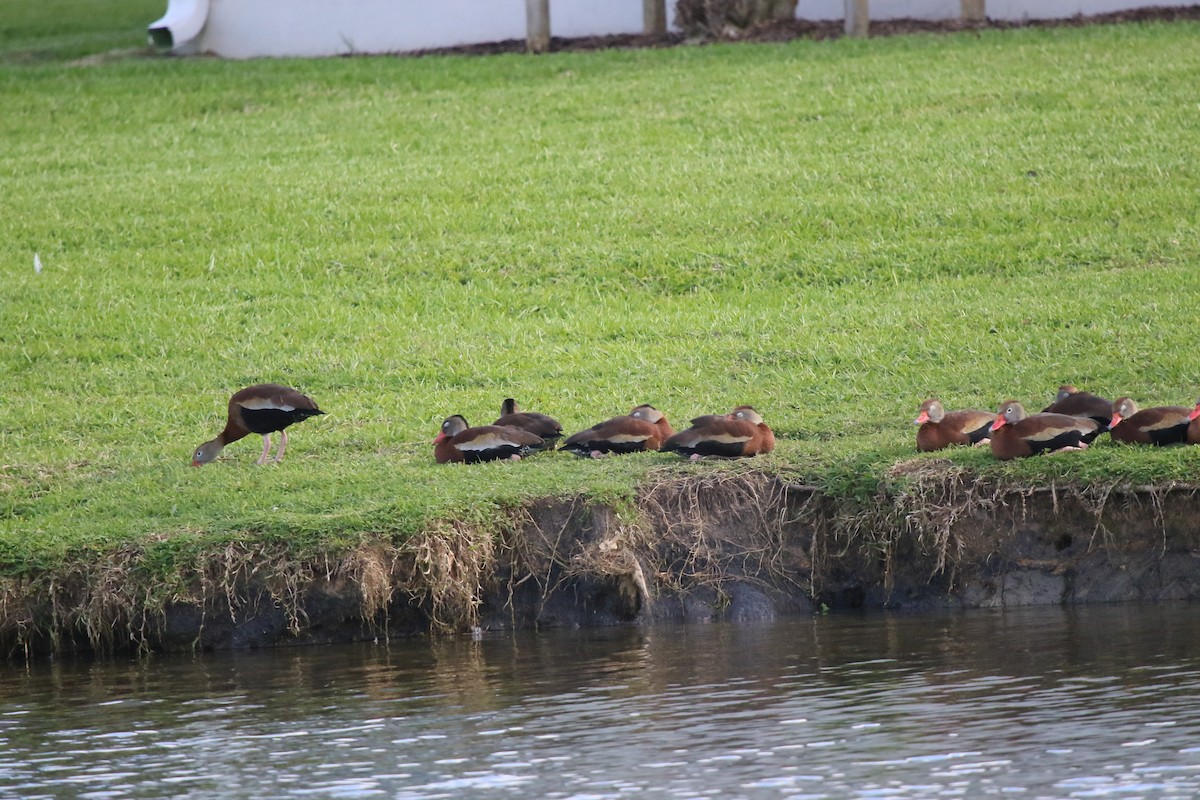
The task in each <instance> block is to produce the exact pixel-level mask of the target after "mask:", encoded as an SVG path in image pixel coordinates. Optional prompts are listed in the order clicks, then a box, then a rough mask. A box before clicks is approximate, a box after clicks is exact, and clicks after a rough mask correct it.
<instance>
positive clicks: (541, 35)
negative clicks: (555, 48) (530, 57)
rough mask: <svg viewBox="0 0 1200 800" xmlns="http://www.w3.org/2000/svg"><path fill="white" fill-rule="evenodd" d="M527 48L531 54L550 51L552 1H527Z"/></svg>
mask: <svg viewBox="0 0 1200 800" xmlns="http://www.w3.org/2000/svg"><path fill="white" fill-rule="evenodd" d="M525 47H526V49H527V50H528V51H529V52H531V53H544V52H546V51H547V50H549V49H550V0H525Z"/></svg>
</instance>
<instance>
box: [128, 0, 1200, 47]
mask: <svg viewBox="0 0 1200 800" xmlns="http://www.w3.org/2000/svg"><path fill="white" fill-rule="evenodd" d="M974 1H975V3H976V4H978V3H979V0H974ZM968 2H970V0H968ZM1194 2H1196V0H1152V1H1151V2H1137V0H986V5H985V13H986V15H987V17H988V18H990V19H1003V20H1014V21H1015V20H1023V19H1055V18H1062V17H1071V16H1075V15H1076V14H1104V13H1109V12H1113V11H1124V10H1130V9H1134V8H1145V7H1148V6H1179V7H1183V6H1189V5H1192V4H1193V3H1194ZM664 3H665V6H666V17H667V20H668V21H670V20H671V19H672V18H673V17H674V5H675V3H674V0H664ZM864 4H869V9H870V17H871V19H877V20H878V19H902V18H915V19H925V20H938V19H956V18H959V17H960V16H961V15H962V13H963V10H964V3H963V0H800V2H799V8H798V9H797V12H796V15H797V17H798V18H799V19H807V20H821V19H824V20H840V19H843V18H845V17H846V14H847V10H848V9H851V8H852V7H858V8H861V7H862V5H864ZM651 5H653V3H652V2H650V1H649V0H540V2H539V0H438V2H430V1H429V0H168V6H167V13H166V15H165V16H163V18H162V19H160V20H158V21H157V22H155V23H153V24H152V25H150V29H149V30H150V39H151V41H152V42H154V43H155V44H158V45H159V46H161V47H166V48H170V49H171V50H172V51H174V52H177V53H212V54H214V55H218V56H223V57H225V58H256V57H262V56H335V55H348V54H352V53H402V52H411V51H414V50H425V49H431V48H438V47H454V46H458V45H467V44H481V43H485V42H496V41H503V40H506V39H526V35H527V33H528V32H530V31H531V30H533V28H534V20H535V17H538V16H539V15H542V14H544V13H545V9H546V8H548V9H549V23H550V30H551V32H552V33H553V35H554V36H561V37H581V36H604V35H609V34H630V33H641V32H643V31H644V30H645V26H646V25H648V24H650V23H649V22H648V20H649V19H650V16H649V15H650V13H651V12H650V11H649V9H650V7H651ZM660 8H661V6H660ZM527 14H528V16H527ZM540 22H541V24H542V26H543V27H544V23H545V22H546V20H545V19H544V17H542V18H540ZM660 22H661V18H660ZM530 41H532V40H530Z"/></svg>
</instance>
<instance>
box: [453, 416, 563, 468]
mask: <svg viewBox="0 0 1200 800" xmlns="http://www.w3.org/2000/svg"><path fill="white" fill-rule="evenodd" d="M545 446H546V440H545V439H543V438H542V437H540V436H538V435H536V434H533V433H530V432H529V431H523V430H521V429H520V428H513V427H509V426H506V425H480V426H479V427H478V428H472V427H471V426H470V425H468V424H467V421H466V420H465V419H463V418H462V417H461V416H459V415H458V414H455V415H454V416H452V417H447V418H446V421H445V422H443V423H442V429H441V430H440V431H438V435H437V437H436V438H434V440H433V458H434V460H435V461H437V462H438V463H439V464H445V463H446V462H448V461H464V462H466V463H468V464H477V463H479V462H480V461H496V460H498V459H512V460H513V461H516V460H519V459H520V458H521V456H526V455H529V454H530V453H532V452H534V451H536V450H541V449H543V448H544V447H545Z"/></svg>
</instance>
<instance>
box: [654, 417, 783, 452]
mask: <svg viewBox="0 0 1200 800" xmlns="http://www.w3.org/2000/svg"><path fill="white" fill-rule="evenodd" d="M660 449H661V450H663V451H664V452H666V451H672V450H673V451H675V452H677V453H679V454H680V455H681V456H685V457H687V458H689V459H691V460H692V461H695V460H696V459H698V458H702V457H704V456H720V457H723V458H739V457H741V456H756V455H758V454H759V453H769V452H771V451H772V450H774V449H775V434H774V432H773V431H772V430H771V429H770V428H769V427H767V424H766V423H765V422H763V419H762V417H761V416H759V413H758V412H757V411H755V410H754V409H753V408H752V407H751V406H738V407H737V408H735V409H734V410H733V411H731V412H729V413H728V414H725V415H724V416H722V415H718V414H710V415H707V416H703V417H696V418H695V419H693V420H692V427H690V428H688V429H687V430H685V431H680V432H679V433H677V434H675V435H674V436H672V437H671V438H669V439H667V440H666V441H665V442H663V445H662V447H661V448H660Z"/></svg>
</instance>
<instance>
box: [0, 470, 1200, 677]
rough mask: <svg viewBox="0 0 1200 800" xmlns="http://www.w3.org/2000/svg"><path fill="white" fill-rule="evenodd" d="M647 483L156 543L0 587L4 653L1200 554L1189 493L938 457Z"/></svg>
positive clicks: (385, 631) (223, 641) (443, 622)
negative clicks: (326, 548)
mask: <svg viewBox="0 0 1200 800" xmlns="http://www.w3.org/2000/svg"><path fill="white" fill-rule="evenodd" d="M653 477H654V480H653V482H652V483H651V484H650V485H648V486H647V487H646V488H645V489H644V490H643V491H642V492H641V493H640V494H639V495H638V496H637V497H636V498H635V499H633V500H632V501H631V502H630V504H629V506H628V507H623V508H621V509H620V511H617V510H614V509H613V508H611V507H609V506H606V505H601V504H595V503H592V502H591V501H589V500H587V499H586V498H583V497H576V498H570V499H565V500H545V501H540V502H537V503H533V504H530V505H528V506H524V507H521V508H517V509H513V510H507V511H500V512H497V513H496V514H495V515H494V516H493V517H492V518H491V519H489V520H487V521H486V522H483V523H476V524H472V523H468V522H456V523H443V524H439V525H435V526H433V527H432V528H430V529H429V530H427V531H425V532H423V533H421V534H419V535H417V536H414V537H411V538H409V539H406V540H403V541H399V542H397V541H393V540H391V539H390V538H388V537H386V536H383V535H380V536H376V537H368V538H365V539H364V540H363V541H362V542H360V543H358V544H356V545H353V546H351V547H349V548H346V549H345V550H339V551H336V552H332V551H331V552H316V553H310V554H307V555H305V556H302V557H301V556H298V555H297V554H296V553H295V551H294V549H293V548H292V547H290V546H289V545H288V544H287V543H284V542H259V543H255V544H252V545H244V544H233V543H227V544H224V545H221V546H218V547H213V548H210V549H199V548H198V549H197V550H196V551H195V552H194V554H193V555H192V556H191V557H190V559H189V558H186V557H179V558H178V561H177V562H170V563H172V564H173V567H172V568H171V569H170V570H164V569H163V567H162V563H163V560H164V559H163V553H162V552H161V551H156V550H155V547H156V546H157V545H159V544H161V543H163V542H164V541H165V539H156V540H151V541H148V542H147V543H145V545H144V546H142V547H133V546H127V547H123V548H120V549H117V550H114V551H111V552H107V553H101V554H98V555H97V554H95V553H84V554H80V557H79V558H76V559H75V560H73V561H72V562H70V563H69V564H68V565H67V566H66V567H64V568H63V569H61V570H59V571H57V572H46V573H38V574H30V575H26V576H17V577H9V578H5V579H0V643H3V644H4V646H5V647H7V648H8V650H9V653H10V654H14V655H15V654H19V653H26V654H28V653H31V652H34V651H36V652H45V651H55V652H70V651H73V650H80V649H87V650H92V651H100V652H104V651H112V650H148V649H152V648H157V647H161V646H164V644H163V643H164V641H167V640H168V639H169V640H170V642H171V643H172V646H174V647H179V646H180V637H181V636H182V635H186V631H187V630H192V631H194V635H195V639H194V640H193V641H192V646H193V647H212V646H237V642H239V641H242V642H252V643H269V642H272V641H287V640H289V639H300V640H303V639H304V638H305V637H311V635H312V633H311V632H312V630H313V629H314V627H320V626H321V625H326V626H328V627H327V630H333V629H334V628H338V627H340V628H341V629H344V628H345V627H346V622H347V621H348V620H351V619H353V618H355V617H357V618H358V619H360V620H361V621H362V623H363V631H362V632H363V633H365V634H366V635H368V636H369V635H371V633H372V632H373V633H374V635H376V636H378V635H379V634H381V633H382V635H383V636H384V637H386V636H387V635H389V632H390V631H392V630H393V627H392V625H393V622H394V621H395V620H397V619H398V620H400V625H401V627H400V628H397V629H396V630H404V631H406V632H407V631H410V630H413V629H414V628H413V627H412V626H413V625H416V626H419V627H418V628H417V629H420V630H425V629H430V630H432V631H434V632H454V631H463V630H468V629H473V628H475V627H476V626H478V625H479V624H480V615H481V607H482V606H483V604H484V603H485V602H491V601H492V600H495V601H497V602H498V603H499V602H503V598H504V596H505V592H506V593H507V598H508V603H509V606H508V609H507V610H508V612H509V613H510V614H511V615H512V617H513V623H514V625H516V624H517V623H518V620H517V617H518V614H521V615H522V616H523V621H528V620H531V621H532V622H533V623H534V624H536V622H537V620H538V619H539V617H540V613H541V608H542V607H544V606H546V604H547V603H548V601H549V600H550V599H551V598H560V597H561V596H562V595H563V594H564V592H566V591H573V592H581V593H582V594H583V595H585V596H584V598H583V600H584V602H587V601H588V599H587V597H586V593H587V592H589V591H593V590H594V592H595V593H598V594H595V596H596V597H599V595H603V597H604V599H603V600H602V601H600V600H597V606H596V607H601V606H603V608H604V609H605V610H606V611H607V612H613V613H615V614H616V615H617V617H618V618H625V619H631V618H633V617H635V616H636V615H637V614H639V613H641V611H642V610H643V609H645V608H646V607H647V606H648V605H649V604H652V603H654V602H656V601H658V600H660V599H661V598H662V597H664V596H679V597H683V596H686V595H688V594H689V593H692V592H696V591H698V590H702V591H703V592H704V595H703V596H704V597H705V598H707V599H705V600H704V602H706V603H707V602H711V598H712V597H713V596H715V597H716V598H717V600H718V602H720V600H721V598H728V597H731V596H732V594H731V593H732V587H733V586H735V585H737V584H753V585H755V586H757V587H760V588H762V589H764V590H767V591H772V592H780V593H783V594H787V595H791V596H796V595H805V596H807V597H809V598H825V597H828V598H831V599H830V602H831V603H834V602H839V600H838V599H837V598H838V597H839V594H838V593H839V592H843V594H842V595H841V600H840V602H854V600H853V598H852V597H851V593H852V592H855V591H857V592H860V593H862V592H865V591H867V590H868V589H869V590H871V591H873V592H876V595H875V597H876V600H875V602H878V590H879V589H882V591H883V593H884V598H885V602H886V598H888V597H890V596H891V593H892V592H893V589H894V588H895V587H896V586H897V585H903V586H905V587H906V591H908V592H910V593H918V594H919V593H920V592H921V591H922V590H921V589H919V588H917V589H914V586H919V585H920V584H921V583H922V582H924V583H927V584H935V588H934V589H932V590H929V591H932V592H935V593H936V592H944V593H950V592H952V591H954V590H955V588H956V587H957V586H958V585H959V584H960V582H961V581H962V580H964V575H966V577H967V578H968V579H969V578H971V577H972V576H974V577H975V578H978V577H979V576H980V575H981V574H985V573H986V574H991V575H995V574H998V573H1000V572H1002V571H1003V570H1004V569H1007V568H1010V567H1014V566H1015V567H1019V568H1022V569H1027V568H1031V567H1029V565H1030V564H1040V565H1043V566H1044V567H1045V569H1046V570H1047V571H1050V572H1052V573H1053V574H1062V572H1063V570H1066V569H1075V567H1076V565H1077V564H1079V563H1080V562H1081V560H1082V559H1086V558H1088V557H1090V555H1091V554H1092V553H1093V551H1095V550H1110V549H1111V550H1114V551H1121V552H1124V553H1131V552H1135V551H1136V552H1145V551H1147V550H1148V549H1152V550H1156V551H1157V557H1162V556H1163V555H1166V554H1168V551H1170V552H1173V553H1176V554H1179V553H1183V554H1186V556H1185V557H1193V556H1196V555H1200V535H1197V534H1195V526H1194V523H1193V521H1192V520H1193V518H1194V515H1195V513H1196V512H1195V503H1196V500H1195V494H1196V492H1197V488H1196V487H1192V486H1179V485H1171V486H1164V487H1129V486H1121V485H1114V484H1094V485H1083V486H1079V485H1066V486H1062V485H1058V484H1054V483H1051V484H1050V485H1048V486H1044V487H1025V488H1014V487H1011V486H997V485H994V484H992V483H989V482H987V481H982V480H979V479H978V478H977V477H976V476H974V475H973V474H971V473H970V472H968V471H967V470H966V469H965V468H963V467H960V466H957V465H955V464H954V463H953V462H952V461H949V460H944V459H930V458H924V457H923V458H914V459H910V460H907V461H903V462H900V463H898V464H896V465H894V466H893V467H892V468H891V469H889V470H888V471H887V472H886V473H885V474H884V475H883V476H882V479H881V480H880V482H879V483H878V485H877V489H876V490H875V493H874V495H872V496H868V497H865V498H857V499H851V498H849V497H846V496H843V495H836V494H833V493H827V492H822V491H821V490H820V488H819V487H812V486H800V485H795V484H789V483H786V482H785V481H783V480H781V479H779V478H777V477H774V476H770V475H765V474H762V473H758V472H753V471H750V470H749V469H748V468H747V469H745V470H739V469H738V468H736V467H735V468H733V469H721V470H714V471H711V472H706V473H704V474H700V475H687V476H680V475H678V474H677V473H674V472H665V473H660V474H657V475H655V476H653ZM1168 498H1169V500H1170V502H1169V503H1168ZM1147 503H1148V504H1149V509H1148V510H1149V512H1150V513H1148V514H1147V513H1146V508H1145V504H1147ZM1089 528H1090V530H1091V538H1090V539H1089V538H1088V536H1087V531H1088V530H1089ZM1133 530H1136V531H1139V533H1137V534H1136V535H1137V536H1140V537H1141V539H1140V540H1134V539H1131V536H1133V534H1131V533H1130V531H1133ZM1169 531H1170V533H1169ZM1080 533H1082V535H1080ZM1147 536H1149V537H1151V539H1150V541H1152V546H1151V548H1147V547H1146V542H1147V538H1146V537H1147ZM1169 536H1170V539H1169ZM1022 547H1024V548H1025V549H1024V550H1022V549H1021V548H1022ZM1137 548H1141V550H1140V551H1139V550H1137ZM1060 554H1061V555H1060ZM1101 557H1103V561H1104V562H1105V563H1107V562H1108V559H1107V558H1106V557H1104V554H1103V553H1101ZM1038 568H1041V567H1038ZM968 571H970V572H969V573H968ZM1173 574H1176V575H1178V574H1180V573H1178V572H1176V573H1173ZM1172 580H1176V581H1177V582H1178V581H1183V583H1180V584H1179V586H1182V587H1185V588H1183V589H1179V588H1172V591H1174V592H1176V595H1174V596H1177V595H1178V593H1179V592H1191V590H1190V589H1187V588H1186V586H1190V584H1187V583H1186V580H1187V579H1186V578H1178V577H1176V578H1172ZM901 581H902V583H900V582H901ZM1198 585H1200V584H1198ZM581 587H582V588H581ZM588 587H591V588H588ZM614 590H615V591H614ZM518 596H519V597H520V600H519V602H520V604H521V609H518V608H517V604H518V601H517V599H516V598H518ZM613 598H616V599H615V600H614V599H613ZM531 601H532V603H533V605H535V606H537V608H534V609H533V614H532V616H527V614H528V612H529V611H530V608H529V606H530V602H531ZM489 608H492V609H494V608H496V606H490V607H489ZM181 614H183V615H184V616H185V617H186V615H187V614H190V615H191V617H187V619H188V620H189V621H188V622H187V624H186V625H184V626H183V631H184V633H182V634H181V632H180V629H179V626H178V625H177V626H176V627H175V629H173V630H170V631H169V630H168V628H169V627H170V626H168V625H167V620H168V618H169V617H170V618H173V619H179V618H180V615H181ZM172 615H174V616H172ZM189 625H190V626H191V627H190V628H189V627H188V626H189ZM171 637H174V638H171ZM239 637H240V638H239ZM310 640H311V639H310ZM183 645H184V646H186V641H184V643H183Z"/></svg>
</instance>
